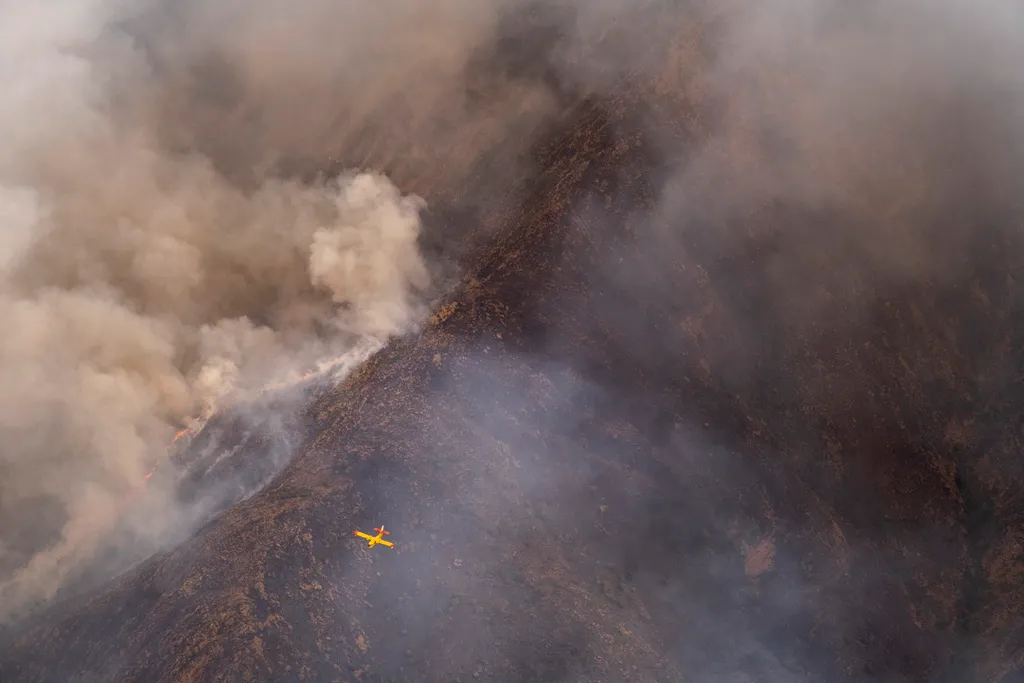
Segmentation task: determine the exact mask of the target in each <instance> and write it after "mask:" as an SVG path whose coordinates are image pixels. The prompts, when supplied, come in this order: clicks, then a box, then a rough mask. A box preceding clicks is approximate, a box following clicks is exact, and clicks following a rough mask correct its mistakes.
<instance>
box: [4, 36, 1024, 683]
mask: <svg viewBox="0 0 1024 683" xmlns="http://www.w3.org/2000/svg"><path fill="white" fill-rule="evenodd" d="M513 33H514V32H513ZM513 43H514V41H513ZM683 44H684V46H685V45H686V44H688V43H686V41H685V40H684V41H683ZM681 49H682V48H681ZM682 52H683V55H684V56H683V58H685V59H698V58H697V57H696V56H695V55H694V53H693V51H692V50H690V51H689V52H687V50H686V49H682ZM679 58H680V56H679V53H678V52H673V53H672V55H670V56H668V57H666V60H668V61H671V60H673V59H679ZM505 64H506V66H507V65H508V64H513V65H514V60H513V61H512V62H507V63H505ZM517 68H518V67H517ZM508 69H511V70H512V71H510V72H506V73H512V74H513V75H517V74H518V75H521V74H522V73H524V72H523V71H522V70H519V71H516V70H515V69H513V67H512V66H508ZM667 72H668V71H666V72H665V73H667ZM525 73H526V74H527V76H526V77H529V78H536V79H540V80H541V81H543V82H546V83H550V79H551V78H552V76H551V74H550V73H549V72H547V71H544V70H540V71H536V72H529V71H527V72H525ZM665 73H660V74H659V75H658V76H657V77H656V78H654V79H653V80H647V81H638V82H629V83H626V84H622V85H620V86H617V88H616V90H615V92H614V93H613V94H602V95H600V96H597V95H589V96H584V95H582V94H581V95H579V96H577V95H575V94H573V95H564V93H563V95H564V96H565V100H564V101H562V102H561V108H560V110H559V113H558V116H556V117H553V118H552V119H550V120H549V121H548V122H547V125H546V126H545V127H542V128H538V129H533V136H532V137H528V138H524V139H523V140H520V141H517V142H516V143H515V144H513V143H506V145H507V147H505V148H503V149H504V151H505V152H506V153H508V154H511V155H513V156H515V157H516V158H517V159H520V161H522V160H523V159H524V158H525V157H526V156H528V160H527V161H526V162H525V163H523V166H522V167H523V168H524V169H536V172H535V173H525V172H524V174H523V175H522V176H521V177H520V178H519V180H518V184H517V185H515V186H514V187H511V188H506V191H499V190H498V189H497V188H493V187H489V188H487V190H486V191H483V190H481V192H480V194H478V195H476V196H475V197H473V199H472V201H468V200H465V199H464V198H463V199H462V200H460V199H459V198H458V197H454V196H452V195H445V193H444V192H441V191H439V192H438V196H441V197H446V198H447V201H442V202H441V207H440V208H439V209H438V210H437V214H436V218H435V219H434V220H435V221H436V222H435V224H434V226H433V228H432V229H433V230H435V231H441V232H440V233H439V232H434V233H432V234H428V236H427V238H426V239H427V241H428V242H429V241H430V240H431V239H435V240H436V242H435V244H436V245H437V248H438V249H439V250H440V249H441V246H440V245H445V244H448V243H450V237H451V236H452V235H455V234H457V235H459V236H460V237H466V239H470V238H472V240H471V241H469V242H463V244H469V245H470V246H469V247H466V248H464V249H463V250H461V251H459V252H458V253H457V254H452V260H453V262H460V263H461V264H463V266H464V268H465V272H466V275H465V276H463V277H461V278H460V279H459V281H458V282H457V283H456V284H455V285H454V287H453V289H452V293H451V294H450V295H449V296H447V297H446V298H445V299H444V300H443V301H442V302H441V303H440V304H439V306H438V308H437V310H436V312H435V314H434V316H433V317H432V318H431V320H430V321H429V322H428V324H427V325H426V327H425V328H424V329H423V331H422V332H421V333H419V334H417V335H415V336H414V337H411V338H406V339H402V340H398V341H396V342H394V343H393V344H391V345H390V346H389V347H387V348H386V349H385V350H383V351H382V352H380V353H379V354H377V355H376V356H374V357H373V358H372V359H371V360H370V361H369V362H368V363H367V364H366V365H365V366H364V367H362V368H361V369H360V370H359V371H358V372H356V373H355V374H354V375H353V376H351V377H349V378H348V379H347V380H346V381H345V382H344V383H343V384H342V385H340V386H337V387H311V388H308V390H307V394H306V397H305V399H304V401H303V402H302V405H303V407H302V409H301V410H300V411H298V412H297V413H296V415H295V416H293V417H290V418H289V420H288V421H286V423H287V425H288V427H287V429H288V431H289V434H288V436H289V438H290V440H291V447H290V449H289V451H290V452H292V451H293V452H294V453H295V457H294V460H292V461H291V462H290V464H288V465H287V466H286V467H285V468H284V470H283V471H281V472H280V473H279V474H277V476H276V477H274V478H273V479H272V480H271V481H270V483H269V484H268V485H267V486H266V487H265V488H264V489H263V490H262V491H261V492H259V493H258V494H256V495H254V496H252V497H251V498H247V499H245V500H243V501H241V502H237V503H236V504H234V505H232V506H230V507H229V508H227V509H226V510H224V511H223V512H222V513H221V514H220V515H219V516H218V517H216V518H215V519H213V520H212V521H210V522H209V523H207V524H206V525H205V526H203V527H202V528H201V529H200V530H199V532H198V533H197V534H196V535H195V536H194V537H193V538H190V539H188V540H186V541H185V542H183V543H182V544H181V545H180V546H178V547H177V548H175V549H173V550H171V551H169V552H165V553H162V554H159V555H157V556H154V557H151V558H149V559H148V560H146V561H145V562H144V563H142V564H141V565H140V566H138V567H136V568H135V569H134V570H132V571H131V572H129V573H128V574H126V575H123V576H121V577H120V578H118V579H117V580H116V581H115V582H114V583H113V584H111V585H109V586H106V587H104V588H102V589H100V590H98V591H94V592H92V593H89V594H87V595H85V596H84V597H78V598H76V599H75V601H74V602H73V603H68V604H65V605H62V606H58V607H55V608H54V609H53V610H51V612H50V613H48V614H44V615H42V617H40V618H38V620H37V621H36V622H35V623H34V624H33V625H32V627H31V628H28V627H25V628H24V629H23V632H22V633H20V634H18V637H17V638H16V639H14V640H13V641H12V642H11V646H10V647H9V648H8V649H7V651H6V653H5V654H4V655H3V657H2V658H0V678H2V679H3V680H11V681H70V680H76V681H88V680H120V681H164V680H166V681H171V680H174V681H228V680H267V681H270V680H273V681H293V680H294V681H298V680H338V681H348V680H361V681H388V682H392V681H394V682H397V681H451V680H474V679H479V680H502V681H575V680H585V681H628V680H644V681H652V680H655V681H678V680H701V681H736V682H739V681H772V682H775V681H795V680H800V681H866V680H881V681H950V682H951V683H953V682H956V683H961V682H963V681H975V680H977V681H1011V680H1017V677H1019V676H1020V675H1021V671H1020V661H1021V654H1020V653H1021V646H1022V638H1024V629H1022V627H1024V624H1022V622H1021V617H1020V611H1021V608H1022V606H1024V576H1022V575H1021V572H1020V569H1019V567H1020V566H1021V562H1022V561H1024V527H1022V522H1024V519H1022V512H1021V511H1022V510H1024V498H1022V491H1021V488H1020V484H1019V482H1020V480H1021V478H1020V476H1019V475H1020V469H1021V465H1020V462H1019V449H1020V440H1021V438H1022V437H1021V434H1022V425H1024V413H1022V410H1021V406H1022V405H1024V403H1022V402H1021V399H1022V398H1024V397H1022V396H1021V390H1020V386H1019V377H1020V373H1021V371H1022V358H1021V355H1020V352H1019V348H1020V347H1021V343H1022V335H1024V323H1022V322H1021V320H1022V319H1024V318H1022V316H1021V313H1022V311H1021V306H1022V304H1021V301H1022V299H1021V295H1022V293H1024V290H1022V284H1021V283H1022V275H1024V272H1022V270H1024V269H1022V265H1024V262H1022V260H1021V256H1020V255H1021V254H1022V253H1024V251H1022V249H1021V247H1022V246H1024V245H1022V244H1021V234H1020V232H1019V222H1018V221H1019V218H1020V214H1019V212H1018V209H1019V207H1017V206H1016V204H1015V203H1014V202H1013V201H1011V200H1008V199H1007V198H1006V197H1004V196H1002V195H999V194H998V193H996V191H995V190H992V189H991V188H990V184H989V183H988V175H987V174H988V173H989V172H990V169H991V168H992V166H993V165H992V164H990V163H989V161H988V158H987V157H986V158H984V159H982V160H980V161H979V159H978V157H977V156H976V155H978V154H983V152H979V151H978V150H983V151H984V150H986V149H987V148H986V144H987V143H985V142H984V141H983V140H980V139H979V138H977V137H975V136H973V135H972V133H971V129H969V128H961V129H960V130H961V131H962V133H963V134H962V135H960V136H959V137H957V139H956V140H954V141H948V140H945V139H943V140H942V143H941V144H942V145H944V146H947V147H948V149H946V150H944V151H943V152H942V153H941V154H940V155H939V156H940V157H941V158H943V159H950V158H957V159H960V160H961V162H962V163H961V164H960V165H959V166H958V167H957V168H955V169H953V170H950V169H949V168H948V167H946V166H942V167H941V170H940V171H936V172H935V173H926V174H925V180H927V181H929V183H930V184H931V186H932V192H933V193H934V194H933V195H929V196H928V197H927V198H925V199H922V200H921V201H920V205H921V206H923V207H924V208H923V209H921V210H920V211H918V212H914V213H911V214H909V217H907V218H906V220H905V222H904V223H903V225H905V226H910V227H909V228H906V229H908V230H912V232H913V235H914V236H915V237H921V238H922V242H923V243H925V244H928V245H932V252H930V253H929V257H928V259H927V260H928V263H929V264H931V265H930V266H929V267H927V268H923V269H915V270H914V271H913V272H912V274H911V275H910V276H907V275H906V274H905V273H901V274H900V277H894V276H893V274H892V271H891V270H890V269H888V268H885V267H882V266H880V265H878V261H877V260H876V258H875V256H874V255H871V254H867V255H866V254H865V252H864V240H863V235H865V234H867V235H868V237H869V238H870V239H879V240H881V239H883V238H884V237H885V236H887V235H888V234H889V233H887V232H886V229H887V228H886V227H885V226H888V223H885V220H884V219H883V218H880V217H879V216H877V215H875V214H865V213H863V212H861V211H859V210H857V209H855V208H851V207H850V206H849V205H843V206H840V207H835V206H830V207H825V208H822V206H821V205H809V203H807V202H799V201H793V200H788V199H787V198H786V197H774V198H771V199H769V200H764V201H760V200H759V201H757V202H755V203H754V204H753V206H751V207H750V208H749V210H745V211H744V212H743V213H742V215H732V214H729V215H728V216H726V215H725V214H722V213H720V212H716V211H710V210H708V211H692V210H691V211H687V212H678V211H676V212H674V211H667V210H665V208H664V202H662V201H660V200H659V198H660V197H661V196H663V194H664V192H665V186H666V183H668V182H670V181H669V179H670V178H671V177H672V176H673V174H674V173H675V170H676V169H677V168H678V167H679V166H680V164H681V163H683V162H680V155H682V158H684V159H685V158H686V155H687V154H688V153H689V152H687V150H690V149H698V148H699V147H700V142H701V140H702V136H704V137H710V136H712V132H710V131H709V129H708V127H707V124H706V123H704V122H705V121H706V120H707V118H705V117H713V116H717V115H719V114H721V107H722V106H723V105H722V103H721V102H715V101H707V102H701V103H699V106H697V105H696V104H695V103H694V102H693V101H691V100H689V99H687V98H688V97H689V95H688V93H691V90H690V89H689V85H690V84H691V83H690V82H689V81H685V82H680V81H672V78H671V77H670V76H666V75H665ZM665 79H668V80H669V81H670V83H669V85H671V87H668V86H666V85H665ZM556 89H557V88H556ZM652 93H654V94H652ZM691 94H692V93H691ZM763 144H764V147H762V148H761V150H762V152H763V150H764V149H777V145H778V144H780V143H778V142H777V141H767V142H764V143H763ZM989 151H990V150H989ZM694 154H696V152H694ZM972 155H975V156H972ZM496 158H497V159H500V158H501V157H500V155H499V156H498V157H496ZM480 163H481V164H484V167H486V164H489V163H495V162H494V161H492V160H489V159H488V160H484V161H481V162H480ZM1000 168H1001V169H1004V170H1005V167H1003V166H1000ZM1018 170H1019V169H1018ZM719 173H720V174H721V173H723V172H722V171H719ZM718 177H719V178H720V179H721V178H723V177H726V176H722V175H719V176H718ZM481 182H482V181H481ZM737 182H740V181H737ZM697 200H699V197H698V198H697ZM709 201H710V198H709ZM470 217H474V218H478V219H479V221H480V222H479V223H477V222H476V221H473V220H469V218H470ZM446 218H447V219H450V220H446ZM460 221H462V222H460ZM879 226H882V227H879ZM444 231H447V233H445V234H446V235H447V236H446V237H442V236H441V234H442V233H444ZM896 237H899V236H898V235H897V236H896ZM467 264H468V265H467ZM940 266H941V267H940ZM229 427H230V424H229V422H228V419H227V418H224V419H222V420H221V421H217V422H214V423H212V424H211V425H210V426H209V427H208V428H207V430H208V432H207V436H209V435H210V434H213V433H215V432H216V431H217V430H218V429H219V430H222V432H223V433H224V434H228V435H229V436H230V434H231V433H232V429H234V431H235V432H236V433H237V434H238V435H239V439H240V438H241V436H243V435H244V433H245V432H246V429H242V428H239V427H237V426H235V427H233V428H229ZM259 429H260V427H259V425H258V424H257V425H255V426H252V425H250V428H249V429H248V431H249V433H250V437H249V438H250V440H249V441H248V442H247V443H249V444H250V447H247V448H242V449H239V450H238V451H237V452H236V454H235V455H233V456H232V457H231V458H229V459H227V460H225V461H222V462H221V464H220V465H218V467H219V468H221V470H220V474H217V472H216V471H214V470H209V471H208V470H206V469H203V468H202V467H199V466H195V467H196V468H197V469H194V470H193V471H195V472H199V471H202V472H206V474H205V475H204V476H198V475H197V476H195V477H193V478H192V479H188V480H187V484H186V485H185V488H183V490H182V495H183V496H190V495H191V496H195V495H199V494H198V493H197V491H201V490H202V487H203V486H212V485H216V482H218V481H223V480H225V479H227V480H229V481H230V476H229V475H227V474H225V472H227V471H229V470H230V467H231V464H232V463H235V464H236V466H237V467H238V468H239V470H240V471H241V470H244V469H245V468H244V463H245V460H246V459H249V458H253V457H254V453H257V452H258V451H259V448H258V446H259V444H260V443H261V439H264V440H266V439H273V438H276V437H275V435H274V432H273V431H272V430H269V429H268V430H267V433H266V434H265V435H264V436H262V437H261V436H260V434H259ZM203 438H204V437H203V436H202V435H200V437H199V438H198V439H197V441H196V443H195V444H194V445H193V446H192V447H191V448H192V450H190V451H189V452H188V453H186V454H183V456H182V457H184V458H186V459H187V458H189V457H192V458H196V457H198V455H199V453H200V450H201V446H202V440H203ZM224 438H227V440H228V441H230V440H231V439H230V438H228V437H224ZM189 454H191V455H189ZM211 482H212V483H211ZM241 488H244V487H241ZM381 523H383V524H384V525H385V526H386V527H387V528H389V529H390V530H392V531H393V536H392V540H394V541H395V542H396V548H395V549H394V551H387V550H383V549H379V548H376V549H373V550H372V551H367V550H366V549H365V548H364V547H363V546H362V544H361V543H360V542H359V541H358V540H357V539H355V538H354V537H353V536H352V530H353V529H356V528H361V529H364V530H365V529H366V528H368V527H372V526H378V525H379V524H381Z"/></svg>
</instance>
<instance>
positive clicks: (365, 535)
mask: <svg viewBox="0 0 1024 683" xmlns="http://www.w3.org/2000/svg"><path fill="white" fill-rule="evenodd" d="M356 536H358V537H359V538H365V539H366V540H367V541H372V540H373V538H374V537H373V536H371V535H369V534H364V533H363V532H362V531H357V532H356ZM377 542H378V543H384V541H377Z"/></svg>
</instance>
